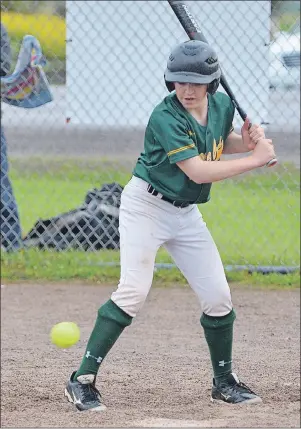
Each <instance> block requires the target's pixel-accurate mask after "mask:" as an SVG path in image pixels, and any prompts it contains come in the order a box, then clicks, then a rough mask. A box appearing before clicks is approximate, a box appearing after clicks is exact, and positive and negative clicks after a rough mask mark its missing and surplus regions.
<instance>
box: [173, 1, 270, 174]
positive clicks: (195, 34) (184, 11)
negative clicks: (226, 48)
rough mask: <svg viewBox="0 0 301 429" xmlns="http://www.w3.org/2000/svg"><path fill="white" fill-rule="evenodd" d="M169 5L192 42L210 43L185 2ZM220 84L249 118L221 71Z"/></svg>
mask: <svg viewBox="0 0 301 429" xmlns="http://www.w3.org/2000/svg"><path fill="white" fill-rule="evenodd" d="M168 3H169V5H170V6H171V8H172V10H173V11H174V13H175V15H176V17H177V18H178V20H179V22H180V24H181V25H182V27H183V29H184V30H185V32H186V33H187V35H188V37H189V38H190V39H191V40H200V41H201V42H205V43H208V41H207V39H206V37H205V36H204V34H203V32H202V30H201V29H200V27H199V26H198V23H197V22H196V20H195V19H194V17H193V16H192V15H191V13H190V12H189V10H188V8H187V6H186V4H185V3H184V2H183V1H177V0H168ZM220 83H221V85H222V87H223V88H224V90H225V91H226V93H227V94H228V96H229V97H230V99H231V101H232V103H233V105H234V107H235V108H236V110H237V111H238V113H239V115H240V117H241V119H242V120H243V121H245V119H246V118H247V114H246V112H245V111H244V110H243V108H242V107H241V106H240V104H239V103H238V101H237V99H236V97H235V95H234V94H233V92H232V90H231V88H230V85H229V83H228V82H227V79H226V77H225V75H224V73H223V71H221V78H220ZM275 164H277V159H276V158H273V159H271V160H270V161H269V162H268V163H267V164H266V165H267V166H268V167H271V166H273V165H275Z"/></svg>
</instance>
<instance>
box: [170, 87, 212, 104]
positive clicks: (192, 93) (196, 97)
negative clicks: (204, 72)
mask: <svg viewBox="0 0 301 429" xmlns="http://www.w3.org/2000/svg"><path fill="white" fill-rule="evenodd" d="M175 90H176V94H177V97H178V100H179V101H180V103H182V105H183V106H184V107H185V109H197V108H198V107H200V106H202V104H203V100H204V97H206V94H207V85H202V84H199V83H179V82H175Z"/></svg>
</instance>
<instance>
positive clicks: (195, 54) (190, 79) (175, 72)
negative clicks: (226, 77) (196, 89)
mask: <svg viewBox="0 0 301 429" xmlns="http://www.w3.org/2000/svg"><path fill="white" fill-rule="evenodd" d="M220 76H221V69H220V66H219V63H218V59H217V55H216V52H215V51H214V49H213V48H211V46H209V45H208V44H207V43H204V42H201V41H199V40H189V41H188V42H184V43H180V44H179V45H177V46H176V47H175V48H174V49H173V50H172V52H171V54H170V56H169V59H168V62H167V68H166V70H165V73H164V79H165V84H166V86H167V89H168V91H169V92H171V91H173V90H174V89H175V85H174V82H180V83H200V84H208V89H207V91H208V92H209V94H214V93H215V92H216V90H217V88H218V86H219V82H220Z"/></svg>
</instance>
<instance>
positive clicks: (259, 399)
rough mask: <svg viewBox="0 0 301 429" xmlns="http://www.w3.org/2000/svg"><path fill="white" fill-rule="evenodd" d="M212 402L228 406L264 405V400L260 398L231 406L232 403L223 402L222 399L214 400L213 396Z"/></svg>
mask: <svg viewBox="0 0 301 429" xmlns="http://www.w3.org/2000/svg"><path fill="white" fill-rule="evenodd" d="M210 401H211V402H212V403H214V404H226V405H252V404H261V403H262V399H261V398H260V397H259V396H257V397H256V398H253V399H247V400H246V401H242V402H237V403H235V404H231V403H230V402H226V401H223V400H222V399H213V398H212V396H211V398H210Z"/></svg>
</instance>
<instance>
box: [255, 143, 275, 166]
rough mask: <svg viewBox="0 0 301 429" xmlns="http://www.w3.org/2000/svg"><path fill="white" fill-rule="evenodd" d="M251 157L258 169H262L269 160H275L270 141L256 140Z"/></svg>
mask: <svg viewBox="0 0 301 429" xmlns="http://www.w3.org/2000/svg"><path fill="white" fill-rule="evenodd" d="M252 157H253V158H254V159H255V160H256V164H257V165H258V167H263V166H264V165H266V164H267V163H268V162H269V161H271V159H273V158H276V154H275V150H274V145H273V142H272V140H270V139H260V140H258V142H257V144H256V146H255V148H254V150H253V153H252Z"/></svg>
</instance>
